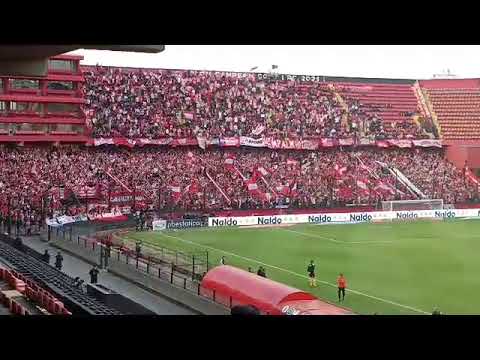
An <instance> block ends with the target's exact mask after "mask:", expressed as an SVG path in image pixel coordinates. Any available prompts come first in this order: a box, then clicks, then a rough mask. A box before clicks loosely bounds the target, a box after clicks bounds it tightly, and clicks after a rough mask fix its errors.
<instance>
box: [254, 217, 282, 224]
mask: <svg viewBox="0 0 480 360" xmlns="http://www.w3.org/2000/svg"><path fill="white" fill-rule="evenodd" d="M281 223H282V219H280V218H279V217H275V216H270V217H268V218H264V217H259V218H258V225H280V224H281Z"/></svg>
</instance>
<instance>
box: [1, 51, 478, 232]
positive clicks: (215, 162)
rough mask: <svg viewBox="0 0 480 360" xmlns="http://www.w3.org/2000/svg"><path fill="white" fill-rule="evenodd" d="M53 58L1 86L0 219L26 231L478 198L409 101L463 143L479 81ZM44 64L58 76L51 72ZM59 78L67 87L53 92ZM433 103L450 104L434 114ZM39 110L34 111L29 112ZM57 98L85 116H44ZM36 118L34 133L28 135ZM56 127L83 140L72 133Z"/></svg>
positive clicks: (63, 111) (59, 111)
mask: <svg viewBox="0 0 480 360" xmlns="http://www.w3.org/2000/svg"><path fill="white" fill-rule="evenodd" d="M52 60H55V61H56V62H52V67H51V69H50V70H49V73H48V75H47V80H46V81H41V82H40V85H38V87H39V88H38V89H36V88H35V89H33V90H32V89H29V88H27V89H23V88H21V89H17V88H15V87H21V86H23V85H22V84H20V83H18V82H12V81H10V80H8V79H7V80H8V81H7V80H2V83H1V85H2V86H0V88H1V89H2V90H3V94H2V95H1V96H0V100H3V102H2V101H0V111H1V110H3V111H4V113H5V114H4V115H5V116H4V117H3V118H0V123H1V124H0V130H1V129H4V130H5V131H4V133H5V135H2V136H3V137H2V136H0V141H3V140H5V141H8V142H12V141H13V142H15V143H16V144H18V145H23V146H17V147H10V146H7V145H0V146H1V149H0V164H1V166H2V169H4V171H3V172H2V174H0V214H1V218H2V219H3V220H5V219H7V218H9V219H11V223H10V225H12V224H13V226H17V224H20V225H21V226H22V227H23V228H24V229H26V230H25V231H27V229H29V231H38V228H40V227H41V226H44V223H45V218H51V217H53V216H59V215H69V216H75V215H80V214H83V213H85V212H87V213H88V215H89V216H90V218H98V217H99V216H100V215H101V214H102V213H104V212H107V211H111V210H112V208H116V214H117V215H118V216H119V214H120V211H121V210H122V209H121V207H122V206H123V205H128V206H133V205H134V206H135V207H136V208H152V209H165V210H171V211H185V210H187V211H190V210H200V211H202V210H203V211H220V210H232V211H236V210H241V209H243V210H246V209H269V208H275V207H284V208H285V207H288V208H290V209H292V211H293V210H294V209H301V208H325V207H328V208H336V207H342V206H344V205H346V204H350V205H368V206H371V207H375V206H376V205H377V204H378V203H379V202H380V201H382V200H394V199H400V200H405V199H418V198H419V192H420V193H421V194H422V196H424V197H426V198H442V199H444V200H445V203H457V204H462V203H465V202H470V201H475V200H477V199H478V189H477V185H476V184H475V182H474V181H471V180H470V178H471V177H470V176H468V177H466V176H465V171H464V169H462V168H461V166H459V165H458V161H457V163H456V166H454V165H453V164H451V163H450V162H449V161H448V160H447V159H446V158H445V149H440V148H439V147H442V145H441V140H439V139H432V136H433V137H434V136H435V135H432V134H433V133H435V132H428V133H427V132H426V131H425V130H424V127H422V126H420V125H419V122H418V116H419V114H420V113H421V114H422V116H428V115H429V114H426V111H425V106H423V105H422V106H421V105H420V104H419V102H420V100H419V98H420V97H421V96H420V95H422V94H420V95H419V92H422V90H425V91H424V92H425V93H426V95H427V96H426V98H427V99H426V100H425V101H426V102H427V103H428V104H430V103H431V104H430V105H432V106H431V108H434V109H435V112H437V115H436V116H434V118H435V119H437V118H438V123H439V124H440V127H441V133H442V134H443V135H444V136H445V137H446V138H457V137H459V138H464V139H470V138H472V137H475V136H476V135H475V131H473V130H472V129H474V128H475V125H472V124H474V122H473V121H472V122H470V123H469V125H468V128H465V129H464V130H461V131H460V132H457V130H452V131H450V130H449V129H455V128H454V127H450V128H449V126H450V125H449V124H450V122H451V121H453V120H451V119H454V117H455V116H457V118H458V121H460V122H459V123H458V124H460V123H462V124H463V123H465V121H470V120H469V119H474V118H475V116H478V114H477V112H476V110H475V106H476V105H475V104H476V103H475V101H477V100H476V97H477V92H478V81H473V80H472V81H460V82H458V81H457V82H448V81H447V82H445V81H443V82H440V83H439V82H435V81H433V82H432V81H420V82H414V81H413V80H394V79H391V80H388V79H348V78H323V79H314V80H312V79H311V78H309V77H305V79H303V80H298V79H297V80H292V79H290V78H289V77H288V76H287V77H284V76H282V77H278V76H277V77H275V76H272V75H271V74H270V75H268V76H266V74H263V75H262V74H253V73H222V72H208V71H184V70H161V69H129V68H113V67H101V66H83V67H80V66H79V61H80V58H78V57H65V56H57V57H55V58H53V59H52ZM53 64H55V66H67V65H68V66H69V67H68V69H69V70H68V71H67V72H66V73H65V72H63V73H61V72H59V69H56V68H55V66H53ZM69 64H70V65H69ZM79 69H80V70H81V72H80V71H79ZM72 77H74V78H72ZM68 79H70V80H69V81H71V82H72V86H73V88H72V89H63V90H62V89H59V88H58V89H57V87H58V86H64V85H65V84H64V83H65V82H66V81H67V80H68ZM50 83H52V84H56V85H55V86H53V87H52V86H50V85H51V84H50ZM28 84H29V83H28ZM28 84H27V85H28ZM442 89H447V90H442ZM462 89H463V90H462ZM465 89H468V90H465ZM25 91H26V93H27V95H25ZM32 91H33V92H36V93H37V92H39V93H40V95H35V94H33V93H32ZM32 94H33V95H32ZM445 94H446V95H445ZM18 96H20V97H25V96H30V97H32V96H33V97H35V98H29V99H26V98H25V99H24V100H25V101H27V104H31V105H32V106H23V105H22V106H20V107H19V108H18V109H17V108H16V107H15V106H17V105H15V106H13V105H12V102H14V100H15V101H17V102H18V103H19V104H20V102H19V100H18V99H19V98H18ZM438 96H440V98H439V97H438ZM442 96H447V97H449V98H451V99H454V101H456V103H455V104H457V105H455V106H453V107H452V106H450V105H448V106H446V105H445V106H444V105H443V101H444V100H442V99H443V97H442ZM478 96H479V98H480V93H479V94H478ZM83 97H84V98H83ZM12 99H13V100H12ZM455 99H456V100H455ZM40 100H41V103H42V104H45V106H43V107H42V106H40V107H37V106H36V105H35V104H36V101H40ZM61 101H64V102H66V104H74V105H75V104H77V105H78V104H83V105H82V107H81V108H80V111H79V109H78V107H77V105H75V106H73V105H72V106H70V105H68V106H60V107H59V108H55V106H56V105H55V106H54V110H55V111H54V112H53V113H52V112H49V107H50V106H51V104H57V103H59V102H61ZM445 101H446V100H445ZM449 101H450V100H449ZM452 101H453V100H452ZM450 103H451V101H450ZM450 103H448V104H450ZM2 104H4V105H2ZM446 104H447V103H446ZM467 105H468V106H467ZM2 106H3V108H2ZM465 106H466V107H465ZM457 109H458V110H457ZM459 109H461V110H459ZM442 111H443V112H442ZM449 114H452V115H451V116H452V117H449V116H450V115H449ZM37 115H38V117H39V121H40V123H41V124H42V125H41V127H40V128H37V127H35V126H36V125H35V126H33V125H32V123H29V124H28V126H27V125H25V121H26V120H25V119H27V120H28V119H30V120H31V119H33V118H34V117H35V116H37ZM457 118H455V119H457ZM30 120H28V121H30ZM32 121H33V120H32ZM35 121H36V120H35ZM435 121H436V120H435ZM455 121H457V120H455ZM17 122H18V124H17V125H19V126H17V125H15V126H13V125H14V124H16V123H17ZM63 122H65V123H68V124H70V125H72V124H74V125H75V126H77V125H78V126H79V127H80V128H81V129H82V130H81V133H82V134H83V135H88V136H83V135H82V137H79V136H78V134H77V135H72V127H70V125H69V126H66V127H65V126H60V125H59V124H60V123H63ZM76 122H78V124H77V123H76ZM50 123H51V124H50ZM2 124H3V125H2ZM50 125H52V126H50ZM12 126H13V127H12ZM45 126H47V127H45ZM431 126H434V125H431ZM455 126H457V125H455ZM80 128H79V129H80ZM12 129H14V130H15V131H14V132H13V133H12ZM38 131H40V132H41V131H44V132H45V134H46V135H45V134H44V135H38V134H37V132H38ZM467 131H468V136H467V134H464V133H465V132H467ZM455 134H456V135H455ZM52 136H54V137H53V138H52ZM82 139H83V140H82ZM38 141H43V142H44V143H45V144H43V145H42V146H38V144H37V142H38ZM72 142H74V143H78V145H72V144H71V143H72ZM52 144H53V145H59V144H62V145H61V146H51V145H52ZM245 144H247V145H248V146H244V145H245ZM92 145H94V146H92ZM262 147H263V148H262ZM299 150H303V151H299ZM462 166H463V164H462ZM179 169H181V170H179ZM395 174H401V175H402V176H405V178H406V179H407V180H408V182H404V181H399V178H398V175H395ZM409 184H411V185H412V186H410V185H409ZM412 187H414V188H415V189H418V190H419V192H415V191H412ZM133 194H135V196H132V195H133ZM132 198H133V199H132ZM126 199H128V200H126ZM86 209H87V210H86ZM127 211H128V210H127ZM120 215H121V214H120ZM4 222H5V221H4Z"/></svg>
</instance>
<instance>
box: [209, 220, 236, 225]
mask: <svg viewBox="0 0 480 360" xmlns="http://www.w3.org/2000/svg"><path fill="white" fill-rule="evenodd" d="M237 225H238V222H237V220H236V219H212V226H237Z"/></svg>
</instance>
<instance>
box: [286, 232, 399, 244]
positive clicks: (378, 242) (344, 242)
mask: <svg viewBox="0 0 480 360" xmlns="http://www.w3.org/2000/svg"><path fill="white" fill-rule="evenodd" d="M278 230H283V231H288V232H292V233H296V234H300V235H304V236H310V237H314V238H319V239H325V240H328V241H331V242H336V243H340V244H390V243H392V242H393V241H390V240H378V241H376V240H372V241H344V240H336V239H333V238H329V237H325V236H322V235H317V234H310V233H306V232H302V231H296V230H291V229H278Z"/></svg>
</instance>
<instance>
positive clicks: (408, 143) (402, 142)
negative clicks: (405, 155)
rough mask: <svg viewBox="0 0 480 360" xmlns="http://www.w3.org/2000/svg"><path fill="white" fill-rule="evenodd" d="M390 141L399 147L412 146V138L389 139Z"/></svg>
mask: <svg viewBox="0 0 480 360" xmlns="http://www.w3.org/2000/svg"><path fill="white" fill-rule="evenodd" d="M388 143H389V144H390V145H393V146H397V147H399V148H411V147H412V140H388Z"/></svg>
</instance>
